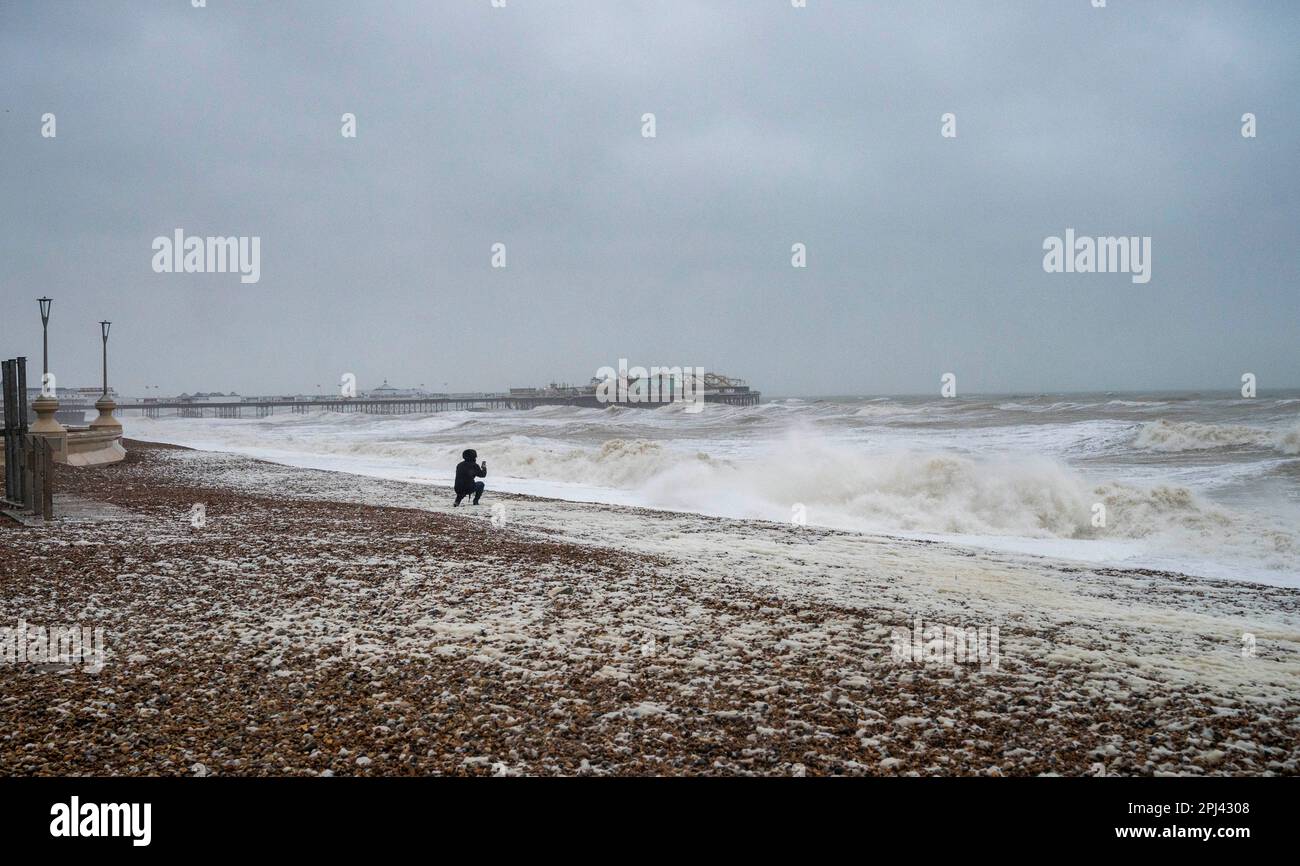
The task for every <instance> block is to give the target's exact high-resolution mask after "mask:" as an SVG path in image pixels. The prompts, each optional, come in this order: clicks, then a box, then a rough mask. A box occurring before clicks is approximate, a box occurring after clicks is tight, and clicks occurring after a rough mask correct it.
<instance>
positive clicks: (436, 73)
mask: <svg viewBox="0 0 1300 866" xmlns="http://www.w3.org/2000/svg"><path fill="white" fill-rule="evenodd" d="M1298 44H1300V6H1296V5H1294V4H1289V3H1274V2H1260V3H1231V2H1194V0H1193V2H1188V0H1177V2H1175V0H1167V2H1141V3H1139V2H1131V0H1110V2H1109V3H1108V4H1107V6H1106V8H1101V9H1098V8H1094V7H1093V6H1092V4H1091V2H1090V0H1054V2H1010V0H1005V2H995V0H980V2H959V0H948V2H924V0H910V2H903V0H898V2H881V3H868V2H850V0H838V2H836V0H809V2H808V5H807V8H802V9H799V8H793V7H792V5H791V4H790V3H789V2H788V0H714V2H706V0H656V2H634V0H618V2H612V0H568V2H562V0H509V2H508V4H507V6H506V7H505V8H494V7H493V6H492V5H491V3H490V0H444V2H425V3H418V2H403V0H398V2H383V3H380V2H357V0H350V2H325V0H296V2H295V0H276V2H269V0H268V2H248V0H239V2H237V0H207V5H206V7H204V8H194V7H193V6H192V5H191V3H190V2H189V0H152V2H117V0H87V2H78V0H58V2H19V0H3V2H0V185H2V186H0V193H2V195H0V220H2V221H3V230H2V231H0V257H2V259H3V267H2V270H0V354H3V355H4V356H6V357H9V356H12V355H16V354H26V355H28V356H29V357H39V354H40V327H39V319H38V316H37V308H36V302H35V298H36V297H37V296H38V295H41V294H49V295H51V296H53V297H54V298H55V305H54V310H53V315H52V318H51V332H50V333H51V367H52V368H53V369H54V370H55V371H56V373H57V374H58V375H59V381H60V383H61V384H64V385H79V384H93V383H94V382H96V381H97V378H98V360H99V343H98V326H97V325H96V324H95V323H96V322H97V321H98V320H100V319H104V318H107V319H112V320H113V321H114V323H115V324H114V331H113V339H112V342H111V343H110V366H111V373H112V377H113V380H114V382H115V383H116V385H117V387H118V388H119V389H120V390H122V391H124V392H126V393H138V392H139V391H140V390H141V389H142V388H143V387H144V386H145V385H154V384H156V385H159V386H160V387H161V389H162V391H163V393H168V392H176V391H180V390H190V391H193V390H198V389H203V390H223V391H225V390H237V391H240V392H241V393H246V394H251V393H278V392H285V391H305V392H311V391H313V390H314V389H315V388H316V387H317V386H323V387H324V388H326V389H329V388H333V387H334V386H336V384H337V382H338V380H339V376H340V375H341V374H342V373H344V372H353V373H355V374H356V375H357V377H358V381H359V383H360V384H361V386H362V387H368V386H372V385H375V384H378V383H379V382H380V381H381V380H382V379H384V378H387V379H389V380H390V382H392V383H393V384H396V385H402V386H413V385H419V384H426V385H428V386H429V387H431V388H432V387H437V388H439V389H441V388H442V387H443V383H447V386H448V387H449V388H452V389H456V390H462V389H464V390H468V389H476V390H477V389H487V390H496V389H503V388H505V387H508V386H512V385H515V386H518V385H533V384H544V383H545V382H546V381H549V380H552V379H555V380H566V379H567V380H570V381H585V380H586V379H587V378H589V377H590V376H592V375H593V374H594V373H595V371H596V369H597V368H599V367H601V366H604V365H607V364H615V363H617V360H618V359H619V358H621V357H626V358H629V359H631V360H632V362H633V363H634V364H635V363H642V364H647V365H649V364H667V365H678V364H689V365H702V366H704V367H706V368H707V369H710V370H719V371H722V372H726V373H730V374H733V375H739V376H744V377H746V378H748V379H749V380H750V381H751V382H752V383H753V384H754V385H756V386H758V387H760V388H762V390H763V391H764V392H765V393H766V394H769V395H772V394H867V393H897V392H929V391H936V390H937V388H938V384H939V377H940V376H941V375H942V374H943V373H945V372H949V371H952V372H955V373H956V374H957V375H958V377H959V380H960V381H961V382H962V385H963V390H964V391H965V392H967V393H970V392H973V391H1012V390H1014V391H1026V390H1028V391H1049V390H1091V389H1103V390H1126V389H1144V388H1221V389H1232V388H1235V387H1236V386H1237V384H1238V382H1239V379H1240V375H1241V373H1242V372H1245V371H1250V372H1254V373H1255V374H1257V376H1258V377H1259V381H1260V386H1261V388H1265V389H1266V388H1268V387H1270V386H1273V385H1276V386H1283V385H1286V386H1296V385H1300V352H1297V345H1298V340H1297V336H1298V332H1300V326H1298V325H1297V323H1300V266H1298V265H1297V257H1296V250H1297V244H1296V241H1295V232H1296V226H1297V224H1298V223H1297V216H1300V120H1298V119H1297V115H1296V93H1297V92H1300V69H1298V65H1300V52H1297V51H1296V45H1298ZM948 112H951V113H953V114H954V115H955V116H956V123H957V137H956V138H944V137H942V136H941V135H940V126H941V122H940V117H941V115H943V114H945V113H948ZM1247 112H1249V113H1253V114H1254V115H1256V117H1257V122H1258V135H1257V137H1255V138H1244V137H1243V136H1242V135H1241V117H1242V115H1243V114H1245V113H1247ZM46 113H51V114H54V115H55V117H56V122H57V136H56V137H54V138H46V137H43V136H42V135H41V118H42V116H43V115H45V114H46ZM345 113H352V114H355V116H356V118H357V135H356V137H355V138H345V137H343V136H342V135H341V134H340V128H341V117H342V115H344V114H345ZM645 113H653V114H654V115H655V118H656V125H657V136H656V137H655V138H653V139H647V138H643V137H642V134H641V127H642V122H641V118H642V115H643V114H645ZM177 228H183V229H184V230H185V232H186V233H189V234H194V235H199V236H211V235H220V236H256V237H259V238H260V239H261V274H260V279H259V280H258V281H257V282H256V283H252V284H244V283H241V281H240V279H239V277H238V275H236V274H158V273H155V272H154V271H153V269H152V267H151V261H152V259H153V251H152V248H151V244H152V242H153V239H154V238H155V237H158V236H170V235H171V234H172V233H173V232H174V231H175V230H176V229H177ZM1067 228H1073V229H1075V230H1076V231H1077V232H1078V233H1079V234H1081V235H1089V236H1106V235H1136V236H1149V237H1151V239H1152V241H1151V249H1152V278H1151V280H1150V282H1149V283H1146V284H1134V283H1133V282H1132V281H1131V280H1130V278H1129V277H1128V276H1127V275H1124V274H1050V273H1046V272H1045V271H1044V269H1043V266H1042V265H1043V250H1042V245H1043V241H1044V239H1045V238H1047V237H1049V236H1059V235H1062V234H1063V233H1064V232H1065V230H1066V229H1067ZM498 242H500V243H504V244H505V245H506V248H507V251H508V267H507V268H505V269H493V268H492V267H490V255H491V247H492V245H493V244H495V243H498ZM795 243H803V244H806V245H807V250H808V267H807V268H805V269H795V268H792V267H791V261H790V259H791V247H792V245H793V244H795Z"/></svg>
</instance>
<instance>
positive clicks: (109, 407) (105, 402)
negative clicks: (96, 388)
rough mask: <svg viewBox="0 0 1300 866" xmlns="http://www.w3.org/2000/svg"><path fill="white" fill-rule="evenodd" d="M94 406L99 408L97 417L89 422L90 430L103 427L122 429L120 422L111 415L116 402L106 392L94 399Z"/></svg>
mask: <svg viewBox="0 0 1300 866" xmlns="http://www.w3.org/2000/svg"><path fill="white" fill-rule="evenodd" d="M95 408H96V409H98V410H99V417H98V418H96V419H95V420H94V421H91V422H90V429H91V430H100V429H102V428H104V427H116V428H117V429H118V430H121V429H122V422H121V421H118V420H117V419H116V418H114V417H113V410H114V409H116V408H117V404H116V403H114V402H113V398H112V397H110V396H108V395H107V394H105V395H104V396H102V397H100V398H99V399H98V400H96V401H95Z"/></svg>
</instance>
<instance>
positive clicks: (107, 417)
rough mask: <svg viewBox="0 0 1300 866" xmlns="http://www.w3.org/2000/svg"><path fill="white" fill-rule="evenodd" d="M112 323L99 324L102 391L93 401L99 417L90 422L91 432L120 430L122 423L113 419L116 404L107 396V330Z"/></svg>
mask: <svg viewBox="0 0 1300 866" xmlns="http://www.w3.org/2000/svg"><path fill="white" fill-rule="evenodd" d="M112 325H113V323H112V322H100V323H99V334H100V337H102V338H103V340H104V391H103V393H102V394H100V397H99V399H98V400H96V401H95V408H96V409H98V410H99V417H98V418H96V419H95V420H94V421H91V422H90V427H91V429H92V430H98V429H101V428H104V427H116V428H117V429H118V430H121V429H122V422H120V421H118V420H117V419H116V418H114V417H113V410H114V409H116V408H117V404H116V403H114V402H113V398H112V397H110V396H108V329H109V328H110V327H112Z"/></svg>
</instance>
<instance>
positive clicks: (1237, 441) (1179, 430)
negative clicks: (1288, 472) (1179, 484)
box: [1134, 419, 1300, 454]
mask: <svg viewBox="0 0 1300 866" xmlns="http://www.w3.org/2000/svg"><path fill="white" fill-rule="evenodd" d="M1134 445H1136V446H1137V447H1138V448H1145V449H1148V450H1151V451H1166V452H1177V451H1204V450H1211V449H1215V448H1241V447H1250V448H1271V449H1275V450H1277V451H1280V452H1281V453H1283V454H1300V425H1297V426H1295V427H1293V428H1291V429H1283V430H1266V429H1262V428H1259V427H1250V426H1246V425H1244V424H1203V423H1199V422H1195V421H1180V422H1174V421H1167V420H1164V419H1161V420H1159V421H1150V422H1147V423H1145V424H1143V425H1142V426H1141V427H1140V428H1138V432H1137V436H1136V438H1135V439H1134Z"/></svg>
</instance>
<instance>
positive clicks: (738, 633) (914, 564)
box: [0, 441, 1300, 776]
mask: <svg viewBox="0 0 1300 866" xmlns="http://www.w3.org/2000/svg"><path fill="white" fill-rule="evenodd" d="M126 445H127V449H128V457H127V459H126V461H124V462H123V463H120V464H116V465H110V466H107V467H102V468H95V469H71V468H69V467H66V466H60V467H59V468H58V479H57V485H58V486H57V488H56V489H57V490H58V491H59V493H60V503H59V505H60V508H59V511H60V516H59V517H58V518H57V519H56V520H55V521H53V522H52V523H50V524H49V525H47V526H22V525H19V524H17V523H15V522H12V521H7V520H3V519H0V550H2V553H0V625H5V626H13V625H14V624H15V623H16V622H17V621H19V620H20V619H21V620H23V621H25V622H26V623H28V624H44V625H47V626H52V625H56V624H57V625H71V624H79V625H81V626H83V627H96V628H102V629H103V630H104V634H105V647H106V656H105V659H104V664H103V667H102V669H100V670H98V671H97V672H91V671H90V670H87V669H85V668H84V667H81V666H78V665H75V664H58V663H45V664H32V663H13V662H10V663H0V774H3V775H16V776H25V775H74V776H76V775H92V776H117V775H146V776H149V775H164V776H174V775H182V776H216V775H239V776H267V775H275V776H279V775H289V776H331V775H333V776H342V775H384V776H400V775H415V776H425V775H496V776H515V775H591V776H615V775H776V776H805V775H806V776H814V775H820V776H827V775H943V776H948V775H980V776H1026V775H1044V774H1048V775H1093V776H1099V775H1122V776H1128V775H1141V776H1146V775H1247V774H1248V775H1294V774H1296V773H1297V770H1298V766H1297V760H1298V758H1300V690H1298V689H1297V686H1296V684H1297V682H1300V591H1298V590H1295V589H1290V588H1286V587H1274V586H1267V585H1260V584H1250V583H1238V582H1233V581H1227V580H1206V579H1201V578H1194V577H1188V576H1184V575H1181V574H1175V573H1168V572H1157V571H1149V570H1124V569H1115V568H1090V567H1088V566H1086V565H1082V564H1079V563H1075V562H1065V561H1054V560H1050V559H1046V558H1042V557H1034V556H1028V555H1017V554H1004V553H993V552H988V551H979V550H975V549H967V548H963V547H960V546H956V545H946V544H940V543H934V542H926V541H917V540H909V539H903V538H893V537H888V536H876V535H868V534H861V533H850V532H839V531H833V530H826V529H814V528H810V527H807V526H796V525H785V524H778V523H768V522H761V521H743V520H727V519H721V518H713V517H704V516H699V515H690V514H683V513H676V512H669V511H655V510H649V509H640V508H629V507H620V506H613V505H603V504H583V503H574V502H561V501H557V500H551V499H542V498H536V497H528V496H519V495H505V494H498V493H495V492H493V491H492V490H491V488H490V487H489V493H488V495H487V496H486V497H485V498H484V504H483V505H482V506H479V507H478V508H468V507H464V508H459V509H452V508H451V500H452V495H451V493H450V491H449V490H448V489H447V488H445V487H439V486H437V485H432V484H423V483H409V482H401V481H390V480H382V479H374V478H363V477H359V476H355V475H347V474H343V473H336V472H323V471H318V470H310V469H299V468H292V467H286V466H281V465H277V464H272V463H267V462H261V461H258V460H255V459H252V458H249V457H243V456H235V455H229V454H219V453H214V452H204V451H196V450H189V449H184V448H176V447H170V446H162V445H152V444H148V443H143V442H136V441H132V442H127V443H126ZM196 506H198V507H197V508H196ZM918 619H919V620H920V621H921V623H924V624H931V625H932V624H939V625H940V626H945V625H946V626H956V627H962V628H964V627H971V628H976V627H978V628H983V629H991V628H996V629H997V636H998V646H997V661H996V664H995V665H990V664H988V663H987V659H986V660H984V663H981V664H975V663H969V662H967V663H963V662H956V663H954V662H952V661H951V660H950V659H938V660H929V659H925V658H915V659H900V658H899V654H898V651H897V639H896V636H897V634H898V632H899V630H900V629H911V628H912V627H913V625H914V624H915V623H917V620H918Z"/></svg>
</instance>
